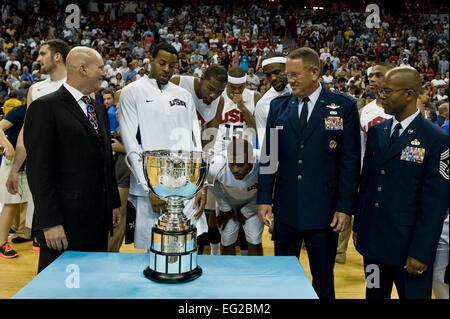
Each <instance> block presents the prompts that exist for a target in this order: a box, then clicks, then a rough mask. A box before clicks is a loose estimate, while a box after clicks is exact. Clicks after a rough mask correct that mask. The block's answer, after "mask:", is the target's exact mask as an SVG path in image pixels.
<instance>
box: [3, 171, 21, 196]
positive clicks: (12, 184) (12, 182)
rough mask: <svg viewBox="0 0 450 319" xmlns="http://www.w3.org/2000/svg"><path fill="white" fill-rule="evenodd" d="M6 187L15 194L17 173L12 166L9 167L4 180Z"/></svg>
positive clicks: (17, 186)
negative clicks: (9, 170) (6, 177)
mask: <svg viewBox="0 0 450 319" xmlns="http://www.w3.org/2000/svg"><path fill="white" fill-rule="evenodd" d="M6 189H7V190H8V192H9V193H10V194H12V195H16V194H17V193H18V192H19V173H18V172H16V170H15V169H14V168H12V169H11V172H10V173H9V176H8V179H7V180H6Z"/></svg>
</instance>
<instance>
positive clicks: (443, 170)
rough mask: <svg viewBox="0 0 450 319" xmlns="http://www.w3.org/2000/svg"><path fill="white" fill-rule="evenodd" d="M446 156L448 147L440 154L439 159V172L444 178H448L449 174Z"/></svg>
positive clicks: (447, 155)
mask: <svg viewBox="0 0 450 319" xmlns="http://www.w3.org/2000/svg"><path fill="white" fill-rule="evenodd" d="M448 158H449V154H448V148H447V150H446V151H445V152H444V153H442V154H441V158H440V161H439V173H440V174H441V175H442V177H443V178H445V179H446V180H448V175H449V173H448Z"/></svg>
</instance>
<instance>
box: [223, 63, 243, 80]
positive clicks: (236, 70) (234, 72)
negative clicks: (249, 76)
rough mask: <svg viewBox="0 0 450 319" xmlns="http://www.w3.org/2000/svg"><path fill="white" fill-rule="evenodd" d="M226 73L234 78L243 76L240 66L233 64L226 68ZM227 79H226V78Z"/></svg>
mask: <svg viewBox="0 0 450 319" xmlns="http://www.w3.org/2000/svg"><path fill="white" fill-rule="evenodd" d="M228 74H229V75H230V76H232V77H235V78H241V77H243V76H245V70H244V69H243V68H241V67H240V66H234V67H232V68H231V69H229V70H228ZM227 81H228V79H227Z"/></svg>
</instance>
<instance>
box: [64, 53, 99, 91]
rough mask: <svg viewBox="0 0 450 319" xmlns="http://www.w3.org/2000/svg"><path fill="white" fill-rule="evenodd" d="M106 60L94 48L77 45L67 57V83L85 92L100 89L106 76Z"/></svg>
mask: <svg viewBox="0 0 450 319" xmlns="http://www.w3.org/2000/svg"><path fill="white" fill-rule="evenodd" d="M103 67H104V62H103V59H102V57H101V55H100V54H99V53H98V52H97V51H95V50H94V49H91V48H87V47H75V48H73V49H72V50H70V52H69V54H68V55H67V58H66V68H67V84H69V85H71V86H72V87H74V88H76V89H78V90H79V91H80V92H82V93H84V94H90V93H92V92H95V91H97V90H100V89H101V88H102V87H101V84H102V82H103V80H104V78H105V75H106V74H105V71H104V70H103Z"/></svg>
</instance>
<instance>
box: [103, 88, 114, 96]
mask: <svg viewBox="0 0 450 319" xmlns="http://www.w3.org/2000/svg"><path fill="white" fill-rule="evenodd" d="M105 94H109V95H111V96H112V97H113V98H114V91H113V90H111V89H104V90H103V91H102V95H105Z"/></svg>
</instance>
